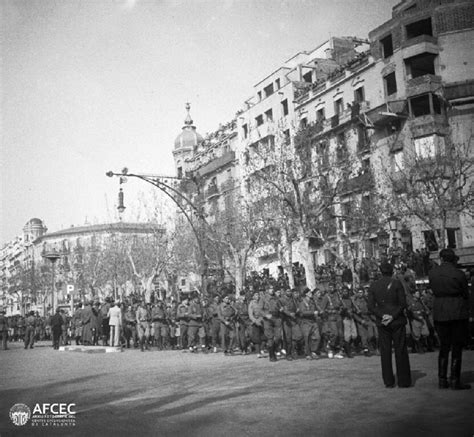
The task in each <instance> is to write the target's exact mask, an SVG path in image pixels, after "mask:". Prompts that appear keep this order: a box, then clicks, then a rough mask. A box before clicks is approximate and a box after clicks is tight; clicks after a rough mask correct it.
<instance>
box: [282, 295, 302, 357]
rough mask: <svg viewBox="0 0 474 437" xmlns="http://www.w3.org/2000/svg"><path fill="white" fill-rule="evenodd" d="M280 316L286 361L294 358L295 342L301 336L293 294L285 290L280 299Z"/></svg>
mask: <svg viewBox="0 0 474 437" xmlns="http://www.w3.org/2000/svg"><path fill="white" fill-rule="evenodd" d="M280 304H281V316H282V325H283V348H284V349H285V351H286V359H287V360H290V361H291V360H293V359H294V358H296V355H297V354H296V342H297V341H298V337H300V336H301V328H300V326H299V324H298V322H297V319H296V313H297V310H298V307H297V304H296V301H295V299H294V298H293V293H292V291H291V290H287V292H286V295H285V296H282V297H281V298H280Z"/></svg>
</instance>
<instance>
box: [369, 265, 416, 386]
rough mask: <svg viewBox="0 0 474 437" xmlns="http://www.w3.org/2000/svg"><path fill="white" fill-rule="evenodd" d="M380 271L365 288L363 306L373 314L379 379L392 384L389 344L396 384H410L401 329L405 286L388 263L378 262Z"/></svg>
mask: <svg viewBox="0 0 474 437" xmlns="http://www.w3.org/2000/svg"><path fill="white" fill-rule="evenodd" d="M380 271H381V273H382V277H381V278H380V279H379V280H377V281H375V282H373V283H372V284H371V286H370V288H369V294H368V302H367V306H368V309H369V311H370V312H371V313H373V314H375V317H376V324H377V328H378V332H379V347H380V356H381V362H382V378H383V382H384V383H385V387H387V388H393V387H395V378H394V375H393V367H392V344H393V347H394V349H395V364H396V368H397V384H398V387H400V388H402V387H410V386H411V371H410V361H409V358H408V349H407V343H406V332H405V325H406V323H407V319H406V317H405V315H404V313H403V311H404V309H405V308H406V306H407V302H406V297H405V290H404V288H403V285H402V283H401V282H400V281H399V280H398V279H394V278H392V274H393V266H392V265H391V264H389V263H388V262H385V263H382V264H381V265H380Z"/></svg>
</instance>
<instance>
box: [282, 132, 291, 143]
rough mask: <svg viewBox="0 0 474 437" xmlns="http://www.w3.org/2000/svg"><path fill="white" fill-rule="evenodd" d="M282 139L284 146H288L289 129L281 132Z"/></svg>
mask: <svg viewBox="0 0 474 437" xmlns="http://www.w3.org/2000/svg"><path fill="white" fill-rule="evenodd" d="M283 138H284V142H285V144H290V141H291V139H290V129H286V130H285V131H283Z"/></svg>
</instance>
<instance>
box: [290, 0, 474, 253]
mask: <svg viewBox="0 0 474 437" xmlns="http://www.w3.org/2000/svg"><path fill="white" fill-rule="evenodd" d="M473 10H474V8H473V5H472V2H465V1H443V2H433V1H418V2H417V1H404V2H402V3H400V4H399V5H397V6H396V7H395V8H394V9H393V17H392V19H391V20H390V21H388V22H386V23H384V24H382V25H381V26H379V27H377V28H376V29H374V30H373V31H372V32H371V33H370V50H367V51H366V52H363V53H362V54H361V55H360V56H359V57H356V58H354V59H352V60H349V62H347V63H346V64H343V65H341V68H340V69H339V70H338V72H337V74H336V75H333V76H332V77H330V78H329V79H328V80H325V79H323V80H321V81H318V82H316V83H315V84H314V85H313V86H312V88H311V89H310V90H308V92H306V93H303V94H301V95H299V96H298V97H297V100H296V111H297V113H300V114H304V115H305V119H304V122H305V123H307V122H309V124H310V125H311V126H310V129H308V133H309V134H310V135H311V138H312V149H313V150H312V158H313V163H314V164H313V167H314V168H315V170H314V171H313V174H315V175H317V176H319V175H321V174H322V173H324V170H325V166H326V165H328V164H329V165H331V166H342V165H347V163H348V161H349V164H350V167H351V168H350V169H349V171H348V172H347V173H346V177H345V180H343V181H342V184H341V186H340V188H339V189H338V190H337V191H338V192H337V196H336V199H335V202H334V208H333V209H334V211H333V214H332V217H328V219H330V220H333V221H334V223H333V226H332V232H331V234H330V235H327V237H328V238H327V240H326V244H325V245H324V246H323V248H326V250H323V253H321V254H320V255H321V256H319V258H318V257H317V259H319V262H322V261H329V260H330V259H331V258H332V257H333V255H334V254H339V255H341V256H342V257H347V253H348V252H349V251H350V249H353V250H352V252H355V256H356V257H358V256H359V254H362V255H363V256H369V257H370V256H374V255H375V256H378V255H380V253H381V251H382V252H384V251H385V247H386V246H387V245H393V243H395V246H398V249H402V248H403V249H414V250H416V249H421V248H428V249H429V250H432V251H435V250H437V249H438V247H439V246H440V245H441V244H447V245H448V246H450V247H455V248H457V249H459V250H458V251H459V253H460V254H461V255H462V256H463V259H464V261H468V259H469V258H470V257H472V255H471V254H470V251H471V249H468V248H472V246H474V245H473V241H472V230H473V227H472V221H471V220H469V214H468V209H469V206H468V205H465V206H466V208H465V210H464V211H456V210H455V211H453V213H452V214H449V217H448V218H447V220H446V223H445V224H444V226H443V224H442V223H441V221H440V220H439V218H438V217H432V218H430V217H421V218H420V216H422V215H423V214H421V213H420V212H421V209H420V211H416V210H415V209H414V208H413V205H412V208H411V209H410V208H408V207H407V208H405V209H404V210H403V209H402V211H403V212H405V213H406V215H405V214H403V212H401V210H400V208H397V205H394V204H393V205H391V206H390V205H389V204H388V205H387V202H385V209H383V207H384V205H383V203H381V202H380V199H377V196H379V197H380V195H382V196H385V195H386V197H387V198H388V199H393V198H396V197H397V196H401V197H400V198H402V199H403V198H404V196H413V195H414V193H413V192H412V193H407V190H406V188H407V187H406V186H405V187H403V185H404V184H397V183H396V182H397V180H396V179H397V178H398V179H404V178H405V179H407V178H408V176H409V174H410V173H409V170H410V171H411V174H413V164H414V163H415V164H416V165H419V164H420V163H421V161H425V162H426V163H427V164H428V163H429V161H427V159H428V160H429V159H430V158H432V159H434V158H435V156H436V154H438V153H440V152H443V150H441V149H443V148H444V147H447V146H445V145H447V143H449V144H452V145H454V146H455V147H458V148H459V147H462V148H463V149H464V151H465V152H466V155H465V161H466V162H469V160H471V162H472V157H473V155H472V154H473V147H472V144H470V141H471V136H472V126H473V106H472V103H473V74H472V71H471V70H470V69H469V68H467V65H473V61H474V53H473V51H472V44H471V42H472V40H473V35H474V23H473V16H474V15H473V14H474V12H473ZM469 154H470V155H469ZM459 158H460V155H457V157H455V158H452V159H454V160H455V159H459ZM447 159H449V156H448V157H447ZM431 165H432V166H434V162H433V161H432V162H431ZM452 165H453V166H456V165H457V163H455V162H453V163H452ZM469 167H470V168H469ZM465 172H466V174H465V175H462V176H463V177H465V176H467V177H471V178H472V175H473V172H474V168H473V166H472V165H469V164H466V165H465ZM434 173H435V170H433V175H432V176H433V178H434V177H435V174H434ZM425 177H426V174H425ZM471 180H472V179H471ZM399 182H403V181H399ZM405 182H408V179H407V180H406V181H405ZM397 185H399V186H397ZM469 185H470V184H466V187H465V190H469ZM408 189H410V188H409V187H408ZM427 189H428V188H427ZM465 198H466V199H469V198H470V197H469V194H468V193H466V192H465ZM421 199H422V197H421V196H420V199H417V200H421ZM471 200H472V199H471ZM374 201H375V203H374ZM376 203H378V206H379V208H378V209H377V208H376ZM388 203H390V202H388ZM364 205H365V208H364ZM368 207H370V208H371V209H372V211H373V212H375V214H374V215H370V214H366V212H367V211H368V210H369V209H370V208H368ZM358 208H359V212H361V213H364V214H363V215H364V218H365V221H366V223H365V224H366V226H363V227H362V229H361V226H360V225H361V223H360V217H357V215H358V214H357V211H358ZM360 208H362V209H363V210H364V209H365V211H362V210H360ZM453 209H454V205H453ZM433 211H436V210H433ZM394 213H395V214H398V215H401V214H403V216H402V217H398V219H399V223H398V224H397V227H396V228H393V226H392V229H391V231H392V232H393V241H392V243H390V242H389V241H387V235H386V233H385V232H383V231H382V232H381V233H379V232H378V231H380V230H381V229H383V228H384V227H388V218H389V216H392V217H393V215H392V214H394ZM433 214H435V212H433ZM359 215H360V214H359ZM377 217H378V219H379V220H377ZM429 219H431V220H429ZM441 229H442V230H441ZM443 234H444V235H443ZM400 241H401V244H400ZM328 246H331V247H330V250H328ZM396 248H397V247H396ZM472 261H474V259H472Z"/></svg>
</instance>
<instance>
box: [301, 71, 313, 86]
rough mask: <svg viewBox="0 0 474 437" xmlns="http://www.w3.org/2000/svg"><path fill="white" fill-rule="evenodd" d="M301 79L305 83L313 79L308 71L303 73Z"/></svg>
mask: <svg viewBox="0 0 474 437" xmlns="http://www.w3.org/2000/svg"><path fill="white" fill-rule="evenodd" d="M303 80H304V81H305V82H307V83H311V82H312V81H313V73H312V72H311V71H308V72H307V73H306V74H303Z"/></svg>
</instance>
